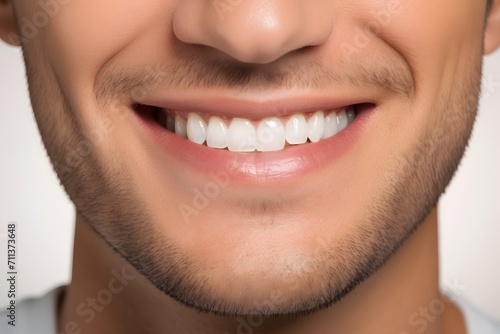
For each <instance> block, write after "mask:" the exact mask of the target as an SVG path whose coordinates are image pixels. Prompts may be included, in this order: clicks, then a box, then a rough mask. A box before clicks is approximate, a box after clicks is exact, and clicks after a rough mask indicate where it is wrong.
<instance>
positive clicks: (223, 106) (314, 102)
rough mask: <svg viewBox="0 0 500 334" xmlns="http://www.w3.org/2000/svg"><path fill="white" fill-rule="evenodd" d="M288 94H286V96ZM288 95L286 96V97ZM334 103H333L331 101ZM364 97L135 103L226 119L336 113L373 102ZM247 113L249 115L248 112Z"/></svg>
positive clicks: (182, 99)
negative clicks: (323, 111) (318, 112)
mask: <svg viewBox="0 0 500 334" xmlns="http://www.w3.org/2000/svg"><path fill="white" fill-rule="evenodd" d="M288 94H289V93H288ZM288 94H287V95H288ZM332 101H333V102H332ZM373 102H374V101H372V100H370V99H367V98H359V97H358V98H348V97H339V98H332V96H331V95H330V96H324V95H319V96H307V97H304V96H303V95H302V96H300V95H296V96H281V97H280V98H276V95H274V97H273V98H272V99H266V98H246V99H244V98H240V97H238V98H237V99H235V98H234V97H214V96H210V95H209V96H204V95H203V94H202V93H200V94H197V93H193V94H192V95H190V96H189V97H188V96H182V95H177V96H175V97H174V96H169V97H167V98H165V97H163V98H149V99H146V100H144V101H138V104H142V105H147V106H154V107H157V108H160V109H163V110H176V111H195V112H198V113H202V114H208V115H218V116H223V117H227V118H246V119H262V118H265V117H271V116H278V117H279V116H287V115H293V114H295V113H304V112H314V111H317V110H335V109H340V108H343V107H348V106H352V105H357V104H360V103H373ZM249 111H250V112H249Z"/></svg>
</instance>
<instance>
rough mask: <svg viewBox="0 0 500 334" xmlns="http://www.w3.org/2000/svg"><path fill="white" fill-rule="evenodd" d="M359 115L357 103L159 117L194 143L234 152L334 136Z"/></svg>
mask: <svg viewBox="0 0 500 334" xmlns="http://www.w3.org/2000/svg"><path fill="white" fill-rule="evenodd" d="M355 117H356V112H355V110H354V107H348V108H343V109H336V110H330V111H324V110H318V111H315V112H308V113H297V114H294V115H290V116H287V117H267V118H263V119H260V120H250V119H246V118H232V119H223V118H222V117H219V116H207V115H201V114H198V113H196V112H189V113H175V112H169V111H163V110H160V111H159V112H158V115H157V117H156V120H157V121H158V123H160V124H161V125H162V126H163V127H164V128H165V129H167V130H168V131H171V132H173V133H175V134H176V135H178V136H180V137H183V138H186V139H188V140H190V141H191V142H193V143H196V144H199V145H205V146H207V147H210V148H213V149H226V150H229V151H232V152H255V151H258V152H270V151H280V150H282V149H285V148H286V147H288V146H296V145H306V144H309V143H316V142H319V141H321V140H324V139H327V138H330V137H332V136H335V135H336V134H337V133H339V132H340V131H342V130H344V129H345V128H346V127H347V126H348V125H349V124H350V123H351V122H352V121H353V120H354V118H355Z"/></svg>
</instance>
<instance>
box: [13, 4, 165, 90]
mask: <svg viewBox="0 0 500 334" xmlns="http://www.w3.org/2000/svg"><path fill="white" fill-rule="evenodd" d="M32 2H33V3H32V4H29V5H27V4H24V5H23V4H21V5H20V7H21V12H22V13H23V14H22V18H23V20H25V19H26V20H28V21H32V19H31V18H33V17H36V15H38V14H39V13H40V12H44V13H47V15H48V16H49V20H48V22H47V24H45V25H43V26H42V27H40V28H39V29H37V30H39V31H38V33H37V34H36V36H35V39H36V40H37V41H39V42H40V44H41V45H42V46H43V54H44V56H45V57H46V60H47V61H48V63H49V65H50V67H52V68H53V69H54V71H55V73H56V76H58V77H59V78H60V79H62V81H63V82H64V85H70V86H71V87H72V89H68V91H79V89H85V87H88V86H89V83H90V84H92V83H93V81H94V80H95V77H96V75H97V73H98V72H99V70H100V68H102V66H103V65H104V64H105V63H106V62H107V61H108V60H109V59H110V58H112V57H113V56H114V55H115V54H117V53H119V52H121V51H122V50H123V49H125V48H127V47H128V45H130V44H131V43H132V42H133V41H134V40H137V39H140V36H141V35H142V34H143V33H144V31H145V30H147V29H148V27H150V26H155V25H157V26H158V25H159V24H161V25H163V27H159V26H158V27H157V28H155V29H158V30H159V29H162V31H164V34H165V38H166V37H167V36H168V33H169V30H168V29H169V22H168V18H169V15H170V16H171V14H169V13H170V12H171V11H172V8H169V6H170V7H171V5H169V4H168V2H165V1H159V0H153V1H147V2H143V1H131V0H124V1H118V0H106V1H98V0H85V1H79V0H50V1H45V2H44V3H50V4H51V5H50V9H47V8H49V7H45V6H43V5H41V2H40V4H38V3H35V2H34V1H32ZM165 3H167V4H165ZM21 23H22V22H21Z"/></svg>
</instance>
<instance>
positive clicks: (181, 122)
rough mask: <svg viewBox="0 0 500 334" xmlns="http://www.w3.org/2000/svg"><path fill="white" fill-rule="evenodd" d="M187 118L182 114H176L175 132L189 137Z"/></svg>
mask: <svg viewBox="0 0 500 334" xmlns="http://www.w3.org/2000/svg"><path fill="white" fill-rule="evenodd" d="M186 123H187V122H186V120H185V119H183V118H182V117H180V116H175V134H176V135H178V136H181V137H184V138H187V131H186Z"/></svg>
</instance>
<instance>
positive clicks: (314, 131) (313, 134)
mask: <svg viewBox="0 0 500 334" xmlns="http://www.w3.org/2000/svg"><path fill="white" fill-rule="evenodd" d="M307 126H308V128H309V133H308V137H309V140H310V141H311V142H312V143H316V142H318V141H319V140H320V139H321V137H322V136H323V129H324V126H325V116H324V113H323V111H316V112H315V113H314V114H313V115H312V116H311V118H310V119H309V121H308V122H307Z"/></svg>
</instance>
